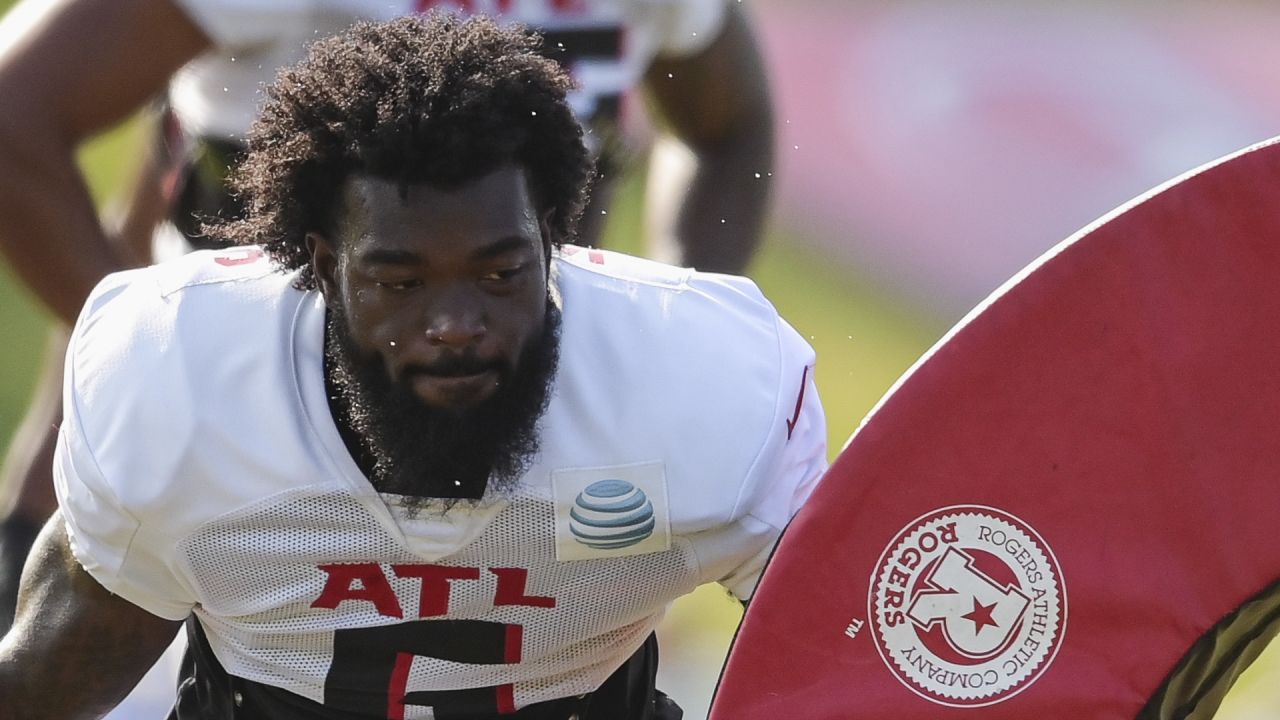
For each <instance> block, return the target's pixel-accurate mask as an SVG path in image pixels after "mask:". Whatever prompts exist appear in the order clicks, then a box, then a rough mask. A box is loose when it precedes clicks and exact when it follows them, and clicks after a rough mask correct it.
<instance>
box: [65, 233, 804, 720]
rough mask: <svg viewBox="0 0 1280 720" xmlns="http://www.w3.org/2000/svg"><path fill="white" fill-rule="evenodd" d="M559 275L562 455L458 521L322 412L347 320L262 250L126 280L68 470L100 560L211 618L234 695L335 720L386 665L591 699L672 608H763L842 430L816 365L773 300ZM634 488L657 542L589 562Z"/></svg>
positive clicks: (81, 376)
mask: <svg viewBox="0 0 1280 720" xmlns="http://www.w3.org/2000/svg"><path fill="white" fill-rule="evenodd" d="M553 272H554V275H555V277H554V278H553V285H554V287H555V288H556V290H557V291H558V296H559V302H560V303H561V305H562V309H563V327H562V338H561V361H560V369H559V372H558V374H557V377H556V381H555V388H554V393H553V397H552V400H551V403H550V406H549V408H548V410H547V413H546V415H544V417H543V418H542V420H541V424H540V433H541V436H542V450H541V452H540V454H539V456H538V457H537V458H536V459H535V461H534V463H533V465H532V467H531V468H530V470H529V471H528V472H527V473H526V475H525V476H524V477H523V478H522V480H521V482H520V483H519V484H518V486H517V487H516V488H515V489H514V490H512V491H510V492H508V493H506V494H504V495H500V496H487V497H486V498H485V499H484V500H482V501H480V502H478V503H476V504H474V505H458V506H455V507H454V508H453V509H452V510H450V511H449V512H448V514H446V515H444V516H441V514H440V513H439V512H437V511H435V510H434V509H432V508H427V509H426V510H424V511H423V512H421V513H420V514H417V515H416V516H414V515H411V514H409V513H406V512H405V511H404V510H403V509H402V508H401V506H400V504H399V503H398V502H397V498H395V497H393V496H383V495H379V494H378V493H377V492H376V491H375V490H374V489H373V488H372V486H371V485H370V484H369V482H368V481H367V479H365V478H364V476H362V475H361V474H360V471H359V470H358V468H357V467H356V465H355V463H354V461H353V460H352V459H351V457H350V456H349V455H348V453H347V451H346V448H345V447H344V445H343V443H342V440H341V438H340V436H339V433H338V430H337V428H336V427H335V426H334V424H333V420H332V418H331V417H330V415H329V408H328V404H327V401H326V398H325V395H324V383H323V378H322V373H323V370H322V364H321V356H322V343H323V314H324V306H323V303H322V300H321V298H320V296H319V294H318V293H314V292H311V293H307V292H302V291H298V290H296V289H294V288H293V287H292V285H291V283H292V280H293V278H292V276H290V275H286V274H283V273H279V272H276V271H275V270H274V268H273V267H272V266H271V265H270V263H269V262H268V261H266V260H265V259H264V258H262V257H261V252H260V251H258V250H257V249H255V248H240V249H235V250H229V251H222V252H215V251H205V252H199V253H193V254H192V255H189V256H186V257H183V258H180V259H178V260H175V261H172V262H170V263H164V264H161V265H157V266H153V267H151V268H146V269H141V270H135V271H130V272H127V273H121V274H117V275H113V276H111V277H109V278H107V279H106V280H104V281H103V282H102V283H101V284H100V285H99V287H98V288H97V289H96V290H95V292H94V293H93V295H92V296H91V298H90V300H89V302H88V303H87V305H86V308H85V310H84V312H83V314H82V316H81V317H80V319H79V321H78V322H77V325H76V328H75V330H74V332H73V337H72V341H71V345H70V350H69V352H68V361H67V371H66V386H65V398H66V399H65V406H64V413H65V420H64V423H63V426H62V428H61V432H60V437H59V446H58V450H57V453H56V459H55V485H56V488H57V491H58V496H59V503H60V506H61V508H62V512H63V516H64V518H65V521H66V524H67V527H68V532H69V535H70V538H71V544H72V549H73V551H74V552H75V554H76V557H77V558H78V559H79V560H80V562H81V563H82V564H83V565H84V567H85V568H86V569H87V570H88V571H89V572H90V573H91V574H92V575H93V576H94V577H95V578H96V579H97V580H98V581H99V582H100V583H102V584H103V585H104V586H105V587H106V588H107V589H108V590H110V591H112V592H114V593H116V594H118V595H121V596H122V597H124V598H126V599H127V600H129V601H131V602H133V603H135V604H136V605H138V606H140V607H142V608H144V609H146V610H148V611H150V612H152V613H154V614H156V615H159V616H162V617H167V618H171V619H180V618H184V617H186V616H187V615H188V614H191V613H194V615H195V616H196V617H197V618H198V619H199V621H200V623H201V625H202V627H203V629H204V630H205V632H206V633H207V635H208V639H209V644H210V646H211V648H212V650H213V652H214V654H215V655H216V656H217V658H218V660H219V662H220V663H221V664H222V665H223V666H224V667H225V668H226V669H227V671H228V672H229V673H231V674H232V675H234V676H237V677H242V678H245V679H248V680H251V681H254V682H260V683H264V684H267V685H270V686H273V687H278V688H283V689H286V690H289V691H291V692H294V693H296V694H298V695H300V696H302V697H305V698H307V699H309V700H312V701H315V702H323V703H330V702H337V701H339V699H340V697H339V696H344V695H343V694H344V693H346V695H349V696H354V695H359V694H360V693H364V692H375V693H382V692H387V689H386V686H385V684H384V685H383V686H382V687H379V688H372V689H370V688H367V687H363V686H361V685H360V683H359V682H355V683H354V684H351V683H348V684H347V685H345V686H344V685H343V683H344V682H346V680H347V678H346V677H345V675H344V673H346V672H347V670H348V669H349V668H350V667H352V666H353V665H352V663H355V664H356V665H361V664H367V663H366V662H365V661H366V660H368V658H364V659H363V660H362V659H361V658H362V657H363V656H362V655H360V654H361V653H366V654H367V653H369V652H375V651H376V652H392V651H394V652H395V654H396V657H399V653H401V652H404V653H406V657H408V658H409V659H408V660H407V661H405V664H404V666H403V667H400V668H399V669H398V670H397V672H400V673H401V676H400V677H401V680H402V682H401V684H400V686H399V687H400V690H401V691H402V692H404V693H413V692H432V691H445V690H458V689H463V688H494V689H495V690H494V693H496V694H497V697H498V699H499V700H500V701H501V703H504V705H503V706H504V707H523V706H525V705H528V704H531V703H536V702H542V701H546V700H550V699H554V698H559V697H566V696H570V695H576V694H581V693H586V692H591V691H592V690H594V689H595V688H596V687H597V686H599V685H600V683H601V682H603V681H604V680H605V678H607V677H608V676H609V675H610V674H611V673H612V672H613V671H614V670H615V669H617V668H618V667H619V666H620V665H621V664H622V663H623V662H624V661H625V660H626V658H628V657H629V656H631V654H632V653H634V652H635V651H636V650H637V648H639V647H640V646H641V644H642V643H643V642H644V641H645V638H646V637H648V636H649V634H650V633H651V632H652V630H653V628H654V626H655V625H656V624H657V622H658V621H659V620H660V618H661V616H662V613H663V611H664V609H665V608H666V606H667V604H668V603H669V602H670V601H671V600H673V599H674V598H676V597H678V596H679V595H681V594H683V593H686V592H688V591H690V590H692V589H693V588H694V587H696V586H698V585H700V584H702V583H705V582H711V581H718V582H721V583H722V584H724V585H725V586H726V587H728V588H730V589H731V590H732V591H733V592H735V593H736V594H737V595H738V596H739V597H741V598H743V599H746V598H748V597H749V596H750V594H751V592H752V591H753V589H754V586H755V583H756V580H757V579H758V576H759V573H760V571H761V568H762V566H763V564H764V561H765V559H766V558H767V556H768V553H769V551H770V549H771V548H772V546H773V544H774V542H775V541H776V539H777V536H778V534H779V533H780V531H781V528H783V527H784V526H785V525H786V523H787V521H788V520H789V518H790V517H791V515H792V514H793V513H794V512H795V511H796V510H797V509H798V507H799V505H800V503H801V502H802V501H803V499H804V498H805V497H806V496H807V494H808V492H809V491H810V489H811V487H812V485H813V483H814V482H815V481H816V479H817V478H818V476H819V475H820V474H821V473H822V472H823V470H824V469H825V464H826V450H825V435H826V429H825V423H824V419H823V417H822V411H821V406H820V403H819V400H818V397H817V394H816V389H815V388H814V386H813V380H812V372H811V366H812V364H813V359H814V358H813V352H812V349H811V348H810V347H809V346H808V344H807V343H805V342H804V341H803V339H801V338H800V337H799V335H798V334H797V333H796V332H795V331H794V330H793V329H791V328H790V326H788V325H787V324H786V323H785V321H783V320H782V319H781V318H779V317H778V315H777V313H776V312H775V311H774V309H773V308H772V306H771V305H769V304H768V302H767V301H766V300H765V299H764V298H763V297H762V296H761V295H760V293H759V291H758V289H756V287H755V286H754V285H753V284H752V283H751V282H750V281H748V280H746V279H743V278H735V277H730V276H721V275H713V274H704V273H697V272H695V271H692V270H681V269H675V268H670V267H668V266H664V265H660V264H658V263H653V262H650V261H645V260H640V259H636V258H630V257H627V256H624V255H620V254H616V253H609V252H603V251H596V250H591V251H586V250H578V249H576V248H566V249H565V250H564V251H563V252H562V253H561V254H560V255H559V256H558V257H557V258H556V260H555V261H554V263H553ZM619 478H622V479H626V482H627V483H629V484H631V485H633V486H634V487H635V488H639V489H640V490H641V491H643V492H645V493H647V497H648V498H649V499H650V502H651V505H652V507H653V512H652V516H653V520H654V521H655V529H654V530H653V531H652V533H651V535H650V536H649V537H648V538H647V539H645V540H644V542H641V543H639V544H635V545H632V546H629V547H623V548H616V549H607V548H606V549H599V548H593V547H590V546H588V545H586V544H585V543H584V542H582V541H579V540H578V539H576V538H575V535H574V533H575V532H576V530H575V528H574V527H573V526H572V520H566V517H568V516H569V515H570V514H571V513H570V510H572V507H573V506H574V503H575V502H576V501H575V497H579V496H580V493H579V491H581V490H582V488H589V487H591V486H592V484H593V483H597V482H602V481H613V482H621V480H619ZM388 633H390V636H389V635H388ZM388 637H391V640H388ZM388 642H390V643H391V644H392V646H394V645H395V644H396V643H408V644H410V645H413V644H414V643H418V644H420V645H421V647H418V646H417V645H414V646H413V647H407V648H400V649H396V648H395V647H391V646H387V643H388ZM351 648H355V649H354V650H352V649H351ZM370 648H375V649H374V650H370ZM379 648H380V649H379ZM433 648H434V649H433ZM439 648H454V649H446V650H440V649H439ZM352 653H355V654H354V655H352ZM382 659H383V660H385V658H382ZM344 687H345V689H342V688H344ZM352 694H354V695H352ZM418 711H422V712H429V711H426V710H423V709H421V708H419V709H418V710H415V711H414V712H418ZM406 717H430V715H421V714H420V715H415V714H413V712H409V714H406Z"/></svg>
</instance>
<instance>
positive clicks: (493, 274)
mask: <svg viewBox="0 0 1280 720" xmlns="http://www.w3.org/2000/svg"><path fill="white" fill-rule="evenodd" d="M526 267H528V266H527V265H516V266H513V267H507V268H501V269H498V270H491V271H489V272H487V273H485V274H484V275H481V276H480V280H481V282H485V283H506V282H510V281H512V280H515V279H516V278H517V277H519V275H520V273H522V272H524V270H525V268H526Z"/></svg>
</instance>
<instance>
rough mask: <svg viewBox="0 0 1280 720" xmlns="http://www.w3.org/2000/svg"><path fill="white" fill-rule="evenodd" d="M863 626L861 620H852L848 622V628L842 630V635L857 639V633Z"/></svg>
mask: <svg viewBox="0 0 1280 720" xmlns="http://www.w3.org/2000/svg"><path fill="white" fill-rule="evenodd" d="M864 624H865V623H864V622H862V621H861V620H859V619H857V618H854V619H853V620H850V621H849V627H847V628H845V629H844V634H845V635H848V636H849V637H851V638H856V637H858V632H859V631H860V630H862V626H863V625H864Z"/></svg>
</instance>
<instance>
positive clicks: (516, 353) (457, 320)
mask: <svg viewBox="0 0 1280 720" xmlns="http://www.w3.org/2000/svg"><path fill="white" fill-rule="evenodd" d="M343 203H344V205H345V207H344V208H343V212H342V213H340V222H339V224H338V228H337V231H336V235H337V237H336V238H334V239H335V240H336V242H329V241H327V240H326V239H324V238H319V237H312V238H310V242H311V244H312V247H313V263H314V269H315V271H316V277H317V280H318V282H319V284H320V287H321V290H322V292H323V293H324V295H325V298H326V302H327V303H328V305H329V307H330V310H331V311H337V312H341V313H342V314H343V320H344V321H345V325H346V327H347V328H348V331H349V333H350V337H349V338H347V340H348V341H349V342H350V344H351V348H352V350H353V351H354V352H356V353H357V354H358V356H359V357H358V358H356V359H357V360H359V361H361V362H369V361H373V360H377V361H379V362H380V363H381V365H382V366H383V368H384V369H385V371H386V373H387V376H388V379H389V380H390V381H392V382H393V383H395V384H396V385H399V386H401V387H405V388H408V389H410V390H411V392H412V393H413V394H414V395H416V396H417V398H418V399H419V400H420V401H421V402H422V403H424V404H425V405H427V406H429V407H431V408H435V409H438V410H446V411H457V412H461V411H465V410H466V409H468V408H471V407H474V406H476V405H477V404H479V403H481V402H483V401H485V400H486V399H488V398H490V397H492V396H493V395H494V394H495V393H496V392H497V391H498V390H499V388H500V387H501V386H502V384H503V383H504V382H505V381H506V380H508V379H509V378H512V377H513V376H515V374H516V370H517V368H516V365H517V363H518V360H519V358H520V357H521V353H522V352H523V351H524V350H525V349H526V347H527V346H528V345H529V344H530V342H531V341H532V340H533V339H535V338H537V337H538V336H539V335H540V333H541V331H542V328H543V325H544V323H545V318H546V313H547V297H548V294H547V267H548V252H549V242H548V238H549V231H548V229H547V225H546V223H545V222H543V221H541V220H540V219H539V218H538V216H537V213H536V211H535V210H534V205H533V202H532V199H531V197H530V193H529V188H528V185H527V183H526V180H525V174H524V172H523V171H521V170H520V169H518V168H515V167H503V168H501V169H499V170H497V171H495V172H493V173H491V174H489V175H487V176H485V177H483V178H480V179H479V180H476V181H474V182H471V183H468V184H466V185H463V186H461V187H458V188H454V189H450V190H442V189H438V188H435V187H432V186H428V185H411V186H409V187H408V188H407V192H405V193H403V194H402V192H401V187H400V186H399V184H397V183H395V182H394V181H388V180H382V179H378V178H372V177H364V176H357V177H355V178H353V179H351V180H350V181H348V183H347V186H346V188H345V192H344V194H343Z"/></svg>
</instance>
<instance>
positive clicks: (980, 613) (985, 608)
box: [960, 597, 999, 635]
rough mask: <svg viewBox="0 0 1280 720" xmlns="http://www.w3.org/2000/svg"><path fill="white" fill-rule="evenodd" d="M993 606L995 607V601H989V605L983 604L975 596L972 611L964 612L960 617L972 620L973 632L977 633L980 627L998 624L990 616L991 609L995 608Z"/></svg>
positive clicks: (996, 625)
mask: <svg viewBox="0 0 1280 720" xmlns="http://www.w3.org/2000/svg"><path fill="white" fill-rule="evenodd" d="M995 608H996V603H991V604H990V605H983V604H982V603H980V602H978V598H976V597H975V598H974V599H973V612H968V613H965V614H964V615H961V616H960V617H962V618H964V619H965V620H972V621H973V634H974V635H977V634H978V633H980V632H982V629H983V628H985V627H986V626H988V625H990V626H992V627H998V626H999V623H997V622H996V621H995V620H993V619H992V618H991V611H992V610H995Z"/></svg>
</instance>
